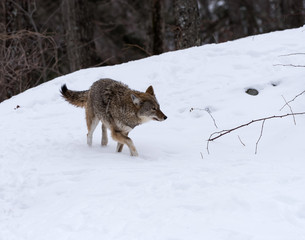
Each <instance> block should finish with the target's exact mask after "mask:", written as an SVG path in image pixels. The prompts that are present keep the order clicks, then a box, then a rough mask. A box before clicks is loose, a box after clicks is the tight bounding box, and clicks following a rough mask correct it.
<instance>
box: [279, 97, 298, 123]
mask: <svg viewBox="0 0 305 240" xmlns="http://www.w3.org/2000/svg"><path fill="white" fill-rule="evenodd" d="M282 98H283V99H284V101H285V103H286V104H285V105H287V106H288V107H289V109H290V112H291V114H292V117H293V122H294V125H297V123H296V121H295V116H294V114H293V111H292V108H291V106H290V105H289V103H288V102H287V101H286V99H285V97H284V96H283V95H282Z"/></svg>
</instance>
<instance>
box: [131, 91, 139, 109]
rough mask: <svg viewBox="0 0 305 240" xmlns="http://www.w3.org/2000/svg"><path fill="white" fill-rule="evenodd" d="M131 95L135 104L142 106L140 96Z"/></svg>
mask: <svg viewBox="0 0 305 240" xmlns="http://www.w3.org/2000/svg"><path fill="white" fill-rule="evenodd" d="M130 96H131V99H132V102H133V104H134V105H136V106H137V107H139V106H140V103H141V100H140V98H138V97H137V96H136V95H134V94H131V95H130Z"/></svg>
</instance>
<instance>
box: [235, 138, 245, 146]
mask: <svg viewBox="0 0 305 240" xmlns="http://www.w3.org/2000/svg"><path fill="white" fill-rule="evenodd" d="M237 137H238V139H239V141H240V143H241V144H242V145H244V146H246V144H244V143H243V141H242V140H241V139H240V137H239V136H237Z"/></svg>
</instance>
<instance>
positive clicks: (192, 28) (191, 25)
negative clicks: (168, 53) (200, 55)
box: [174, 0, 200, 49]
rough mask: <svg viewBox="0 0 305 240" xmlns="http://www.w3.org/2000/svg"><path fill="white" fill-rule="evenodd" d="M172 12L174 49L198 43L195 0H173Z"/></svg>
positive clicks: (197, 17)
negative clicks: (174, 21)
mask: <svg viewBox="0 0 305 240" xmlns="http://www.w3.org/2000/svg"><path fill="white" fill-rule="evenodd" d="M174 13H175V20H176V31H175V45H176V49H183V48H188V47H193V46H198V45H200V37H199V10H198V4H197V0H187V1H186V0H174Z"/></svg>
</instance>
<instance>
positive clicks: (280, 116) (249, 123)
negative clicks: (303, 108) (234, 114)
mask: <svg viewBox="0 0 305 240" xmlns="http://www.w3.org/2000/svg"><path fill="white" fill-rule="evenodd" d="M304 114H305V112H298V113H287V114H285V115H277V116H276V115H274V116H270V117H265V118H259V119H255V120H252V121H250V122H248V123H245V124H242V125H239V126H237V127H234V128H231V129H228V130H222V131H219V132H214V133H212V134H211V135H210V137H209V139H208V140H207V152H208V153H209V142H212V141H214V140H216V139H218V138H220V137H222V136H224V135H226V134H228V133H231V132H233V131H236V130H238V129H240V128H243V127H246V126H249V125H251V124H253V123H256V122H262V121H264V122H265V121H266V120H269V119H273V118H284V117H288V116H292V115H294V116H296V115H304ZM215 135H216V136H215Z"/></svg>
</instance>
